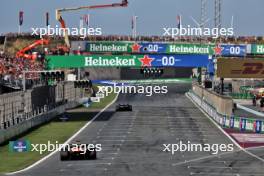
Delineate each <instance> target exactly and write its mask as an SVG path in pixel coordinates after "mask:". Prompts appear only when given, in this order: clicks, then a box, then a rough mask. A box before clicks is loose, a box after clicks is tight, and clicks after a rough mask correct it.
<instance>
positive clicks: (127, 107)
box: [116, 104, 132, 111]
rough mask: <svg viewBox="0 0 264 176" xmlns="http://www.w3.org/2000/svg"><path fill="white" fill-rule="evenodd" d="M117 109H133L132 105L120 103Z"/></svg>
mask: <svg viewBox="0 0 264 176" xmlns="http://www.w3.org/2000/svg"><path fill="white" fill-rule="evenodd" d="M116 111H132V105H129V104H118V105H116Z"/></svg>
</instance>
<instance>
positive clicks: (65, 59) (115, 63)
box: [46, 54, 209, 69]
mask: <svg viewBox="0 0 264 176" xmlns="http://www.w3.org/2000/svg"><path fill="white" fill-rule="evenodd" d="M46 61H47V62H46V63H47V67H48V68H49V69H54V68H83V67H137V68H139V67H144V66H146V67H207V65H208V63H209V57H208V55H154V54H150V55H89V56H79V55H74V56H47V58H46Z"/></svg>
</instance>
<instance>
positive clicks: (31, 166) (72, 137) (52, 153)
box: [6, 94, 119, 175]
mask: <svg viewBox="0 0 264 176" xmlns="http://www.w3.org/2000/svg"><path fill="white" fill-rule="evenodd" d="M118 96H119V94H117V95H116V97H115V99H114V100H113V101H112V102H110V103H109V104H108V105H107V106H106V107H104V108H103V109H102V110H101V111H100V112H98V113H97V114H96V115H95V116H94V118H93V119H92V120H90V121H88V122H87V123H86V124H85V125H84V126H83V127H82V128H81V129H80V130H79V131H77V132H76V133H75V134H74V135H72V136H71V137H70V138H69V139H68V140H67V141H66V142H65V143H64V144H68V143H70V142H71V141H72V140H73V139H74V138H75V137H76V136H78V135H79V134H80V133H81V132H82V131H83V130H85V129H86V128H87V127H88V126H89V125H90V124H91V123H92V122H93V121H94V120H95V119H97V118H98V117H99V116H100V115H101V114H102V113H103V112H104V111H105V110H106V109H108V108H109V107H110V106H111V105H112V104H114V103H115V102H116V100H117V98H118ZM57 152H58V151H57V150H56V151H53V152H51V153H50V154H48V155H47V156H45V157H43V158H42V159H40V160H38V161H37V162H35V163H34V164H32V165H30V166H28V167H26V168H24V169H21V170H19V171H15V172H10V173H6V175H14V174H18V173H22V172H25V171H28V170H30V169H32V168H33V167H35V166H37V165H39V164H40V163H42V162H44V161H45V160H47V159H48V158H50V157H51V156H52V155H54V154H55V153H57Z"/></svg>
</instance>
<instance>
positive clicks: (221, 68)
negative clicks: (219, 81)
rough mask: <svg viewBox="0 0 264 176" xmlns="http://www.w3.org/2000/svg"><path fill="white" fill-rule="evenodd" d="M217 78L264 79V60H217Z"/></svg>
mask: <svg viewBox="0 0 264 176" xmlns="http://www.w3.org/2000/svg"><path fill="white" fill-rule="evenodd" d="M217 76H218V77H222V78H263V76H264V60H261V59H226V58H219V59H218V60H217Z"/></svg>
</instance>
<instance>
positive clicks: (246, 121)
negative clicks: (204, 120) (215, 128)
mask: <svg viewBox="0 0 264 176" xmlns="http://www.w3.org/2000/svg"><path fill="white" fill-rule="evenodd" d="M187 94H188V96H189V97H190V98H191V99H192V100H193V101H194V102H195V104H197V105H198V106H199V107H201V108H202V109H203V110H204V111H205V112H206V113H207V114H208V115H209V116H210V117H211V118H212V119H213V120H214V121H215V122H217V123H218V124H219V125H220V126H222V127H223V128H231V129H237V130H240V131H247V132H254V133H264V121H263V120H258V119H254V118H249V117H238V116H234V115H232V116H227V115H223V114H220V113H218V112H217V111H216V110H215V108H214V107H213V106H211V105H210V104H209V103H208V102H206V101H205V100H203V99H201V98H200V97H199V96H197V95H196V94H195V93H194V92H192V91H189V92H188V93H187Z"/></svg>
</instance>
